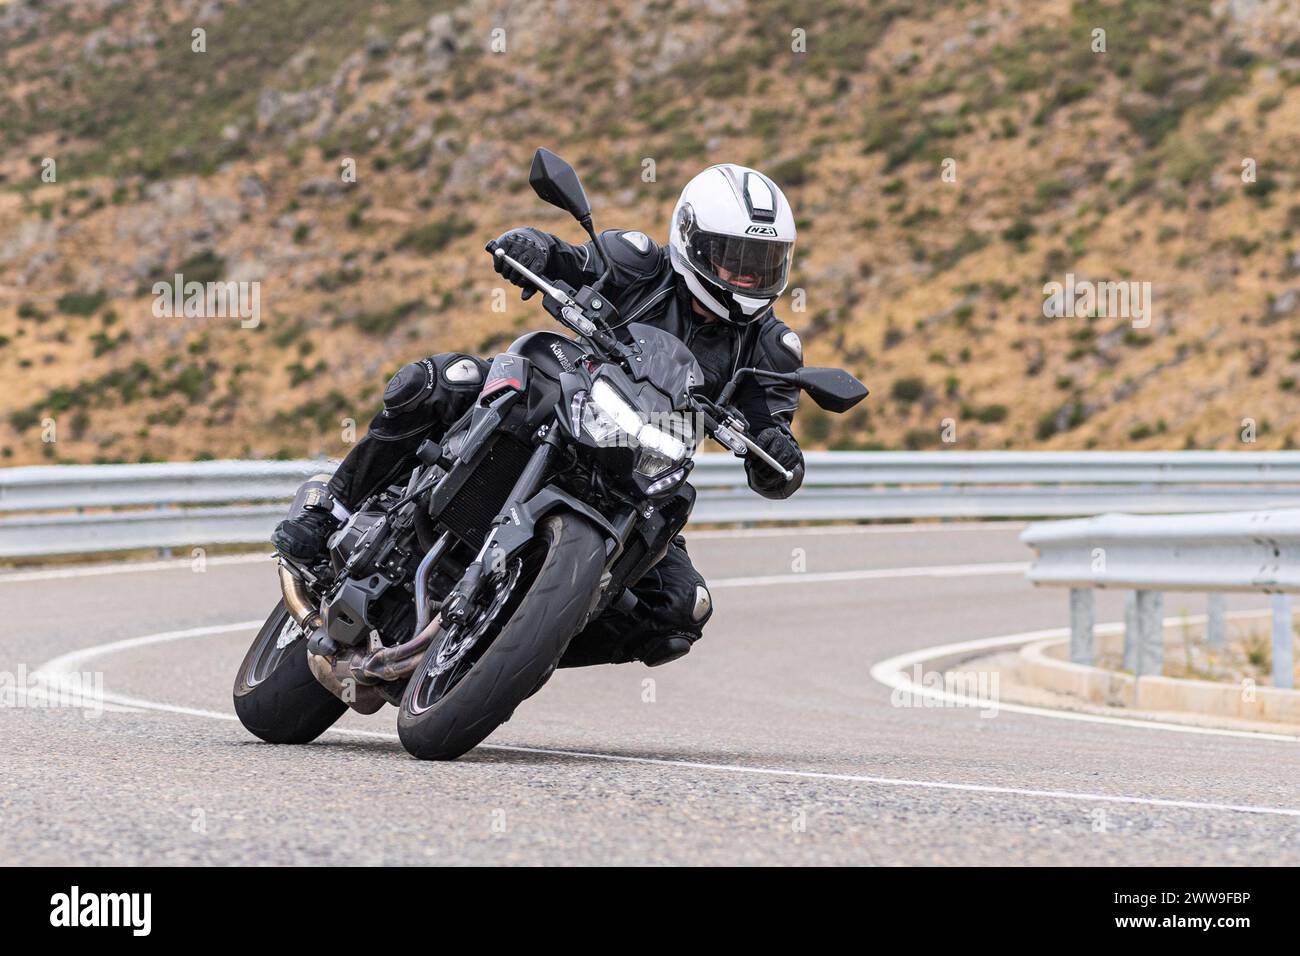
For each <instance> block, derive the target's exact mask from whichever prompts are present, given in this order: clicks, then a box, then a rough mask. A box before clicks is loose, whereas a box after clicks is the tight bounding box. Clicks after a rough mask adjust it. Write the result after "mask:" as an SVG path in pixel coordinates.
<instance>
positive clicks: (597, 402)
mask: <svg viewBox="0 0 1300 956" xmlns="http://www.w3.org/2000/svg"><path fill="white" fill-rule="evenodd" d="M582 427H583V430H584V431H586V433H587V434H588V435H590V436H591V437H592V438H593V439H595V440H596V442H598V443H599V444H601V445H617V444H621V443H626V444H627V447H629V448H635V449H637V451H638V453H637V458H636V465H635V468H636V470H637V471H638V472H639V473H640V474H642V475H644V476H645V477H647V478H654V477H656V476H657V475H661V474H663V473H664V472H665V471H668V470H669V469H670V468H673V467H674V466H676V465H679V464H681V462H682V459H684V458H685V457H686V455H687V454H688V452H689V451H690V449H689V448H688V446H687V444H686V442H684V441H682V440H681V439H680V438H678V437H677V436H675V435H673V434H672V433H671V432H670V431H666V430H664V429H662V428H660V427H658V426H657V425H652V424H650V423H649V422H647V421H645V420H644V419H643V418H642V417H641V415H640V413H639V412H637V410H636V409H635V408H633V407H632V406H631V404H629V403H628V401H627V400H626V399H625V398H623V396H622V395H620V394H619V393H618V390H617V389H615V388H614V386H612V385H610V384H609V383H608V382H607V381H605V380H604V379H603V378H598V379H596V381H595V382H593V383H592V386H591V393H590V395H589V396H588V397H587V401H586V403H584V404H583V406H582Z"/></svg>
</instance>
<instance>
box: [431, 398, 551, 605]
mask: <svg viewBox="0 0 1300 956" xmlns="http://www.w3.org/2000/svg"><path fill="white" fill-rule="evenodd" d="M559 445H560V430H559V428H557V427H556V426H555V424H554V423H552V424H551V425H550V426H549V427H548V429H547V432H546V437H545V438H543V439H542V442H541V444H539V445H538V446H537V447H536V448H535V449H534V450H533V454H532V457H531V458H529V459H528V464H527V465H525V466H524V470H523V471H522V472H521V473H520V475H519V478H518V480H516V481H515V485H514V487H513V488H511V489H510V494H509V495H507V496H506V501H505V504H504V505H502V507H501V512H500V513H499V514H498V515H497V516H496V517H495V518H493V519H492V525H491V527H489V528H488V533H487V536H486V537H485V538H484V540H483V547H481V548H480V549H479V552H478V554H477V555H476V556H475V557H474V560H473V561H471V562H470V564H469V566H468V567H467V568H466V569H465V573H464V574H463V575H461V579H460V580H459V581H457V582H456V586H455V587H453V588H452V589H451V592H450V593H449V594H448V595H447V599H446V600H445V601H443V604H442V608H441V611H440V613H441V614H442V619H443V621H444V622H446V623H449V624H463V623H465V621H466V620H467V619H468V617H469V613H470V610H471V609H472V608H473V606H474V602H475V601H476V600H477V599H478V596H479V592H481V591H482V590H483V585H484V584H485V583H486V582H487V581H490V580H491V579H492V578H494V577H496V576H498V575H501V574H504V573H505V570H506V558H507V554H506V552H505V551H504V550H503V549H502V548H501V547H500V544H499V543H498V541H497V538H498V535H497V531H498V529H499V528H500V527H501V526H502V525H504V524H507V523H509V522H510V521H512V520H513V521H514V522H515V523H516V524H517V523H518V522H519V518H518V515H519V510H518V509H519V505H520V504H522V503H523V502H525V501H527V500H528V499H529V498H531V497H532V496H533V495H535V494H536V493H537V492H538V490H539V489H540V488H541V487H542V484H543V483H544V482H545V481H546V477H547V473H548V472H549V470H550V466H551V459H552V457H553V456H554V454H555V451H556V449H557V448H558V447H559Z"/></svg>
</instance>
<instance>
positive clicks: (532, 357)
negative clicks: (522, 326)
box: [506, 331, 583, 382]
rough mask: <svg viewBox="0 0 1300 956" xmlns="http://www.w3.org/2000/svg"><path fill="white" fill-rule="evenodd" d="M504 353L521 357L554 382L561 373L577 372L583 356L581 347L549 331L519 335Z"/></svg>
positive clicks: (571, 340) (558, 378)
mask: <svg viewBox="0 0 1300 956" xmlns="http://www.w3.org/2000/svg"><path fill="white" fill-rule="evenodd" d="M506 351H508V352H511V353H512V354H514V355H522V356H523V357H524V358H526V359H528V361H530V362H531V363H532V364H533V368H534V369H535V370H537V371H538V372H541V373H542V374H543V375H545V376H546V377H547V378H549V379H551V380H552V381H555V382H558V381H559V380H560V373H561V372H574V371H577V367H578V360H579V359H581V358H582V355H583V348H582V346H581V345H579V344H578V343H577V342H575V341H573V339H570V338H566V337H565V336H563V335H560V334H559V333H558V332H549V331H541V332H529V333H527V334H526V335H521V336H519V338H517V339H515V340H514V342H512V343H511V344H510V348H509V349H507V350H506Z"/></svg>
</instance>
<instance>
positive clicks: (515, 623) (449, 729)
mask: <svg viewBox="0 0 1300 956" xmlns="http://www.w3.org/2000/svg"><path fill="white" fill-rule="evenodd" d="M538 537H539V539H541V540H542V541H544V542H545V543H546V546H547V552H546V555H545V558H544V559H543V560H542V565H541V567H540V568H539V569H538V571H537V574H536V576H535V577H534V578H533V580H532V581H531V583H530V584H529V585H528V592H527V593H526V594H525V595H524V597H523V599H522V600H521V601H520V602H519V604H518V607H517V608H516V609H515V612H514V614H512V615H511V617H510V619H509V620H508V621H507V622H506V623H505V624H504V625H503V626H502V627H501V629H500V631H499V632H498V633H497V635H496V638H495V639H494V640H493V641H492V643H491V644H490V645H489V646H488V648H487V649H486V650H485V651H484V652H483V654H482V656H481V657H479V658H478V660H477V661H475V662H474V665H473V667H472V668H471V669H470V670H469V671H468V672H467V673H466V674H465V675H464V676H463V677H462V678H461V679H460V680H459V682H458V683H456V684H455V685H454V686H452V688H451V689H450V690H449V691H447V692H446V694H444V695H443V696H442V697H441V698H439V699H438V700H437V701H435V702H434V703H433V704H431V705H429V706H428V707H427V708H426V709H423V710H420V709H419V707H418V705H417V703H416V702H417V700H418V695H419V692H420V688H421V686H422V685H424V684H425V683H426V681H425V677H426V674H427V672H428V670H429V667H430V666H431V665H432V664H433V662H434V660H435V658H436V656H437V651H438V646H439V644H440V643H441V642H440V640H439V636H438V635H434V639H433V644H432V646H431V647H430V649H429V651H428V652H427V653H426V654H425V657H424V660H422V661H421V662H420V666H419V667H418V668H416V671H415V673H414V674H412V675H411V680H410V682H409V683H408V684H407V686H406V692H405V693H404V694H403V695H402V705H401V707H400V708H399V710H398V715H397V734H398V736H399V737H400V738H401V740H402V746H403V747H405V748H406V749H407V751H408V752H410V753H411V754H412V755H413V756H415V757H418V758H420V759H421V760H455V759H456V758H457V757H459V756H460V755H461V754H464V753H466V752H467V751H469V750H472V749H473V748H474V747H476V746H478V744H480V743H481V742H482V741H483V740H484V738H486V737H487V736H488V735H489V734H490V733H492V731H494V730H496V729H497V727H499V726H500V725H501V724H503V723H505V722H506V721H507V720H509V719H510V716H511V714H513V713H514V710H515V708H516V707H517V706H519V703H520V702H521V701H523V700H524V699H525V698H526V697H528V696H530V695H531V694H532V693H533V692H534V691H536V690H537V689H539V687H540V686H541V684H542V683H544V682H545V679H546V678H547V677H548V676H549V675H550V671H552V670H554V667H555V664H556V662H557V661H559V659H560V657H561V655H563V654H564V649H565V648H566V647H568V645H569V641H570V640H572V639H573V635H575V634H576V633H578V630H579V629H580V628H581V627H582V625H583V624H584V623H585V622H586V619H587V616H588V614H590V613H591V609H592V607H593V606H594V604H595V602H596V599H597V597H598V596H599V594H600V592H599V584H600V575H601V572H602V571H603V570H604V567H605V538H604V536H603V535H602V534H601V533H600V532H599V531H598V530H597V529H596V528H595V527H594V526H593V525H592V524H591V523H590V522H589V521H587V520H586V519H584V518H580V517H578V516H577V515H574V514H570V513H568V512H561V513H560V514H556V515H552V516H550V517H548V518H546V519H544V520H543V521H542V522H540V523H539V525H538ZM439 633H441V632H439Z"/></svg>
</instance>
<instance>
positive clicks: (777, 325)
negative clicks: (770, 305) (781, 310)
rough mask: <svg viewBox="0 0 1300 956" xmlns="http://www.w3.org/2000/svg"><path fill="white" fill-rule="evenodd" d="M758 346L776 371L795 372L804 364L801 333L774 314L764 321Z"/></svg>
mask: <svg viewBox="0 0 1300 956" xmlns="http://www.w3.org/2000/svg"><path fill="white" fill-rule="evenodd" d="M758 348H759V351H760V352H761V353H762V355H763V357H764V358H766V359H767V361H768V362H769V363H770V364H771V367H772V369H773V370H774V371H777V372H793V371H794V370H795V369H797V368H801V367H802V366H803V343H802V342H801V341H799V334H798V333H797V332H795V331H794V330H792V329H791V328H790V327H789V326H788V325H786V324H785V323H784V322H782V321H781V320H780V319H778V318H777V317H776V316H774V315H773V316H769V317H768V318H767V319H766V320H765V321H764V322H763V329H762V331H761V332H759V335H758Z"/></svg>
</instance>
